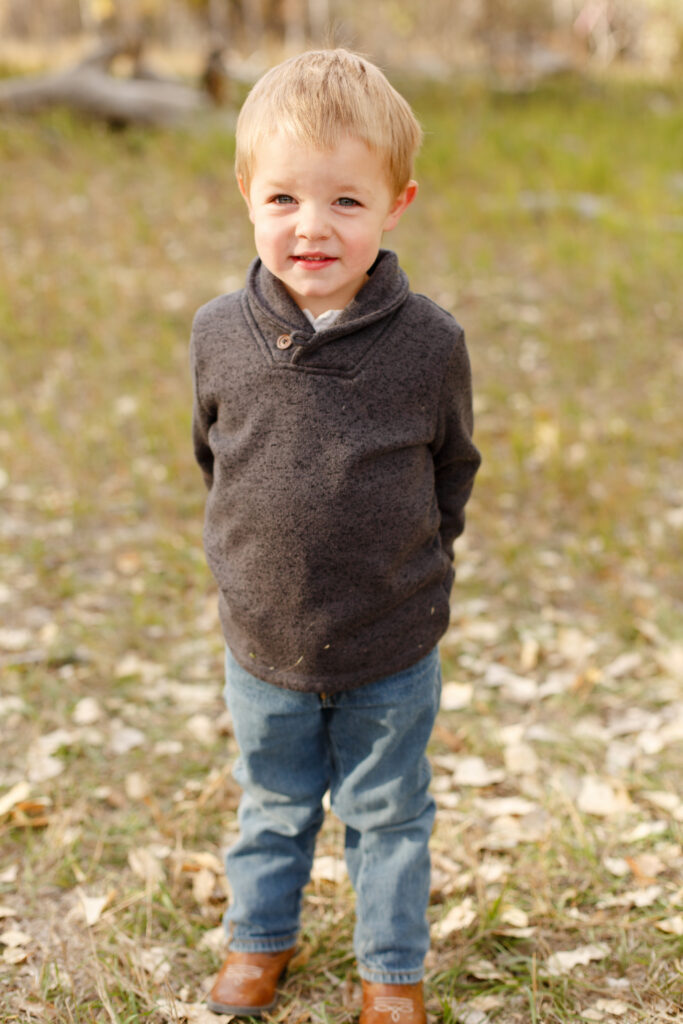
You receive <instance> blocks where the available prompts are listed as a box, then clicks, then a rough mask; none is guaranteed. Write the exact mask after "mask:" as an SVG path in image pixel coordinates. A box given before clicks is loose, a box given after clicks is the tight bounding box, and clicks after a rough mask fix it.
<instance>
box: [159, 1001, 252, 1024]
mask: <svg viewBox="0 0 683 1024" xmlns="http://www.w3.org/2000/svg"><path fill="white" fill-rule="evenodd" d="M156 1008H157V1013H158V1014H160V1015H161V1018H162V1020H163V1021H165V1022H168V1024H178V1022H184V1024H216V1015H215V1014H214V1013H212V1012H211V1010H209V1009H208V1007H207V1006H206V1005H205V1004H204V1003H181V1002H178V1000H176V999H173V1000H171V999H160V1000H159V1001H158V1002H157V1004H156ZM231 1020H235V1017H234V1016H233V1015H232V1014H229V1015H228V1016H225V1017H221V1021H222V1022H224V1024H228V1022H229V1021H231Z"/></svg>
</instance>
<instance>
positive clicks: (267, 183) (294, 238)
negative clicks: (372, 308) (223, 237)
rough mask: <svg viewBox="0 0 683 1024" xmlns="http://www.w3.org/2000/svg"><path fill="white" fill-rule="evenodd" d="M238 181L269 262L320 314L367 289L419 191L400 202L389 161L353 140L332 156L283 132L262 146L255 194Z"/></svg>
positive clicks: (411, 188) (303, 303) (411, 189)
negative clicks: (385, 238)
mask: <svg viewBox="0 0 683 1024" xmlns="http://www.w3.org/2000/svg"><path fill="white" fill-rule="evenodd" d="M238 183H239V187H240V191H241V192H242V195H243V196H244V198H245V200H246V203H247V206H248V208H249V217H250V218H251V221H252V223H253V225H254V239H255V242H256V250H257V252H258V254H259V256H260V257H261V260H262V261H263V263H264V264H265V266H266V267H267V268H268V270H270V271H271V273H273V274H274V275H275V276H276V277H277V278H279V279H280V281H282V283H283V284H284V286H285V288H286V289H287V291H288V292H289V294H290V295H291V296H292V298H293V299H294V301H295V302H296V303H297V305H298V306H300V308H301V309H309V310H310V311H311V313H313V315H314V316H319V315H320V313H324V312H326V310H328V309H343V307H344V306H346V305H347V304H348V303H349V302H350V301H351V299H352V298H353V297H354V295H355V294H356V292H358V291H359V289H360V288H362V287H363V285H364V284H365V282H366V281H367V271H368V270H369V268H370V267H371V266H372V264H373V263H374V262H375V259H376V257H377V253H378V251H379V248H380V245H381V241H382V234H383V232H384V231H390V230H391V229H392V228H393V227H395V226H396V224H397V223H398V221H399V220H400V218H401V215H402V213H403V211H404V210H405V209H406V207H407V206H408V205H409V204H410V203H411V202H412V201H413V199H414V198H415V194H416V192H417V184H416V183H415V182H414V181H411V182H409V184H408V185H407V186H406V188H405V189H404V190H403V192H401V193H400V195H398V196H395V195H394V193H393V191H392V189H391V187H390V185H389V182H388V177H387V173H386V170H385V167H384V164H383V161H382V160H381V158H380V157H379V156H378V155H377V154H376V153H373V152H372V151H371V150H370V149H369V148H368V146H367V145H366V144H365V143H364V142H362V141H361V140H360V139H356V138H354V137H352V136H350V135H347V136H344V137H343V138H342V139H341V141H340V142H339V144H338V145H337V146H336V147H335V148H334V149H333V150H329V151H328V150H317V149H312V148H311V147H310V146H307V145H305V144H302V143H299V142H296V141H295V140H293V139H291V138H289V137H288V136H286V135H284V134H282V133H280V132H278V133H276V134H275V135H272V136H270V137H269V138H268V139H266V140H265V141H264V142H263V143H262V144H261V145H260V147H259V150H258V153H257V158H256V162H255V168H254V173H253V175H252V179H251V182H250V184H249V188H248V189H247V188H246V187H245V184H244V182H243V181H242V179H241V178H240V179H238Z"/></svg>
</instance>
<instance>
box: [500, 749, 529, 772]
mask: <svg viewBox="0 0 683 1024" xmlns="http://www.w3.org/2000/svg"><path fill="white" fill-rule="evenodd" d="M503 757H504V759H505V767H506V768H507V770H508V771H509V772H510V774H511V775H533V774H534V773H535V772H537V771H538V755H537V754H536V751H535V750H534V748H533V747H531V746H530V745H529V744H528V743H510V744H508V746H506V747H505V748H504V750H503Z"/></svg>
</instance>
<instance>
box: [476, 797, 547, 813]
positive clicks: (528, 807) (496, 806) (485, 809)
mask: <svg viewBox="0 0 683 1024" xmlns="http://www.w3.org/2000/svg"><path fill="white" fill-rule="evenodd" d="M477 807H478V809H479V810H480V811H481V813H482V814H483V815H484V817H485V818H500V817H502V816H503V815H507V814H510V815H512V816H513V817H518V816H519V817H521V816H522V815H524V814H531V812H532V811H535V810H537V809H538V804H534V803H532V802H531V800H526V799H525V798H524V797H521V796H501V797H493V798H491V799H488V800H487V799H484V798H482V797H480V798H479V799H477Z"/></svg>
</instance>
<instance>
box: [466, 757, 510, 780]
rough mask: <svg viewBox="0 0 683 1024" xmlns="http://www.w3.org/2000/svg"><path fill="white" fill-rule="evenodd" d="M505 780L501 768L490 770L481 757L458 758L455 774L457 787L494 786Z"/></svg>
mask: <svg viewBox="0 0 683 1024" xmlns="http://www.w3.org/2000/svg"><path fill="white" fill-rule="evenodd" d="M504 779H505V772H504V771H502V770H501V769H499V768H489V767H488V765H487V764H486V762H485V761H484V759H483V758H481V757H462V758H458V762H457V767H456V769H455V772H454V774H453V782H454V783H455V784H456V785H457V786H482V787H483V786H494V785H496V784H497V783H499V782H503V780H504Z"/></svg>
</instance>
